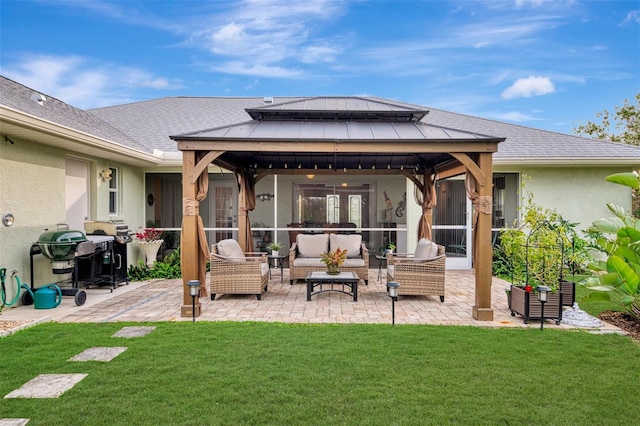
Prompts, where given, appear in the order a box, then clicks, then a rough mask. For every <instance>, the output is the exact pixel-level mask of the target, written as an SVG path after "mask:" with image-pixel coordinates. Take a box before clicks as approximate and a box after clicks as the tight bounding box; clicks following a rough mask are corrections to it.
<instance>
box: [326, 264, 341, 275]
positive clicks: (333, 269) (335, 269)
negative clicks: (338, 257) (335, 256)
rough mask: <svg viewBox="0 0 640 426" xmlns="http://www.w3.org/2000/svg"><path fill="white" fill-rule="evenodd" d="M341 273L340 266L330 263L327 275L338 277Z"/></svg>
mask: <svg viewBox="0 0 640 426" xmlns="http://www.w3.org/2000/svg"><path fill="white" fill-rule="evenodd" d="M339 273H340V271H339V270H338V265H336V264H335V263H329V264H328V265H327V274H329V275H338V274H339Z"/></svg>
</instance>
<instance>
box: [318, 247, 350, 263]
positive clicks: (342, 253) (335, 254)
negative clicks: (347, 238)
mask: <svg viewBox="0 0 640 426" xmlns="http://www.w3.org/2000/svg"><path fill="white" fill-rule="evenodd" d="M320 258H321V259H322V261H323V262H324V263H325V264H326V265H327V266H329V265H336V266H341V265H342V264H343V263H344V261H345V259H346V258H347V250H340V247H338V248H337V249H336V251H329V252H327V253H322V255H321V256H320Z"/></svg>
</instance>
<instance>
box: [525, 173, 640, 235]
mask: <svg viewBox="0 0 640 426" xmlns="http://www.w3.org/2000/svg"><path fill="white" fill-rule="evenodd" d="M622 172H629V168H622V167H524V168H522V169H521V181H522V183H523V190H524V192H525V193H530V194H532V195H533V201H534V203H535V204H537V205H540V206H542V207H545V208H548V209H552V210H556V211H557V212H558V213H560V214H561V215H562V217H563V218H564V219H566V220H568V221H570V222H573V223H577V224H578V226H577V228H578V229H580V230H585V229H586V228H588V227H589V226H590V225H591V223H592V222H593V221H594V220H596V219H599V218H602V217H608V216H609V213H610V212H609V210H608V209H607V207H606V203H614V204H617V205H619V206H621V207H623V208H625V209H626V210H631V189H630V188H628V187H625V186H622V185H615V184H613V183H609V182H606V181H605V177H606V176H608V175H610V174H613V173H622Z"/></svg>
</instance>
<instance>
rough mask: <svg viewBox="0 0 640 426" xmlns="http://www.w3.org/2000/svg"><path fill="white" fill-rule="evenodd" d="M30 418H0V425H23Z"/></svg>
mask: <svg viewBox="0 0 640 426" xmlns="http://www.w3.org/2000/svg"><path fill="white" fill-rule="evenodd" d="M29 420H30V419H0V426H24V425H26V424H27V423H29Z"/></svg>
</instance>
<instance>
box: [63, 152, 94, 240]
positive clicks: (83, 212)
mask: <svg viewBox="0 0 640 426" xmlns="http://www.w3.org/2000/svg"><path fill="white" fill-rule="evenodd" d="M64 187H65V208H66V217H65V222H66V223H67V224H68V225H69V228H70V229H80V230H83V229H84V222H85V221H87V220H89V163H88V162H87V161H84V160H79V159H76V158H66V159H65V176H64Z"/></svg>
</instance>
